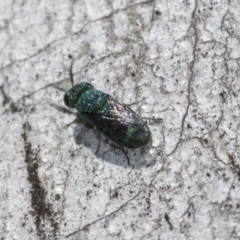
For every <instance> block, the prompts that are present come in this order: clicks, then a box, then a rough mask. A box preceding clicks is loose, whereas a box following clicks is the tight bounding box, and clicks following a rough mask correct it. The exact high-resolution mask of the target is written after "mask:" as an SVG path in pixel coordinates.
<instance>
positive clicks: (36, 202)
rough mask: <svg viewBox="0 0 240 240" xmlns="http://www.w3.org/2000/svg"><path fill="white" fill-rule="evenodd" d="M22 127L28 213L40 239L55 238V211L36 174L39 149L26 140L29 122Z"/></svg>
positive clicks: (56, 224) (29, 129)
mask: <svg viewBox="0 0 240 240" xmlns="http://www.w3.org/2000/svg"><path fill="white" fill-rule="evenodd" d="M22 128H23V133H22V135H21V137H22V139H23V142H24V150H25V163H26V166H27V172H28V178H27V180H28V181H29V183H30V198H31V207H32V211H30V213H31V214H32V216H33V217H34V222H35V225H36V230H37V235H38V236H39V237H40V239H42V240H45V239H49V238H50V237H51V238H54V239H56V237H57V236H56V235H57V232H58V223H57V222H56V220H55V218H54V216H55V212H54V211H53V210H52V205H51V204H50V203H47V200H46V195H47V192H46V190H45V189H44V187H43V186H42V183H41V180H40V178H39V175H38V167H39V164H38V163H39V160H40V158H39V149H33V148H32V144H31V142H30V141H29V140H28V133H29V132H30V131H31V126H30V124H29V123H28V122H26V123H24V124H23V127H22ZM48 223H49V224H48ZM48 225H50V228H51V231H50V235H49V233H48V232H49V230H48V229H47V227H48ZM45 230H46V231H45ZM47 230H48V231H47Z"/></svg>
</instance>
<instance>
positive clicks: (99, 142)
mask: <svg viewBox="0 0 240 240" xmlns="http://www.w3.org/2000/svg"><path fill="white" fill-rule="evenodd" d="M96 134H97V135H98V147H97V151H96V152H95V154H97V153H98V151H99V148H100V144H101V134H100V133H99V132H96Z"/></svg>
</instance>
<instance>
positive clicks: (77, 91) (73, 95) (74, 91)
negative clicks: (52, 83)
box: [64, 82, 93, 108]
mask: <svg viewBox="0 0 240 240" xmlns="http://www.w3.org/2000/svg"><path fill="white" fill-rule="evenodd" d="M91 89H93V86H92V85H91V84H90V83H87V82H81V83H79V84H77V85H74V86H73V87H72V88H71V89H70V90H68V91H67V92H66V93H65V95H64V103H65V105H66V106H67V107H70V108H75V107H76V103H77V101H78V99H79V97H80V96H81V95H82V94H83V93H84V92H86V91H89V90H91Z"/></svg>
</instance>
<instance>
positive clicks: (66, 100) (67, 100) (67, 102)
mask: <svg viewBox="0 0 240 240" xmlns="http://www.w3.org/2000/svg"><path fill="white" fill-rule="evenodd" d="M64 103H65V105H66V106H67V107H69V99H68V94H67V93H65V95H64Z"/></svg>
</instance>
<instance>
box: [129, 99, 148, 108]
mask: <svg viewBox="0 0 240 240" xmlns="http://www.w3.org/2000/svg"><path fill="white" fill-rule="evenodd" d="M144 100H145V97H143V98H142V100H139V101H137V102H134V103H130V104H125V105H127V106H128V107H130V106H132V105H135V104H138V103H140V102H142V101H144Z"/></svg>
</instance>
